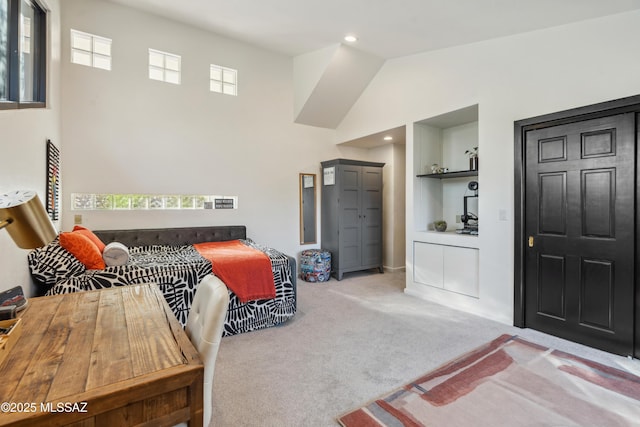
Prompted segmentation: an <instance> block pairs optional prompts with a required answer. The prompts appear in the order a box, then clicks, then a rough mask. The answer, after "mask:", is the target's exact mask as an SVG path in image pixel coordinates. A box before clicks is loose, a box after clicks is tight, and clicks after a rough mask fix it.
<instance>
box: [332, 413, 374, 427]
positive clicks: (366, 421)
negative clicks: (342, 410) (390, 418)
mask: <svg viewBox="0 0 640 427" xmlns="http://www.w3.org/2000/svg"><path fill="white" fill-rule="evenodd" d="M340 423H341V424H342V425H343V426H346V427H349V426H354V427H355V426H358V427H380V423H379V422H377V421H376V420H374V419H373V418H371V416H370V415H369V414H368V413H367V412H365V411H364V410H363V409H358V410H356V411H353V412H350V413H348V414H347V415H345V416H343V417H341V418H340Z"/></svg>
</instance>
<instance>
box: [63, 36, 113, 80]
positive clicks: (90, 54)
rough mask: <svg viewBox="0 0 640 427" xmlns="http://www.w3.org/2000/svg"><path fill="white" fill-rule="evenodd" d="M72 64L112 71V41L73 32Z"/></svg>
mask: <svg viewBox="0 0 640 427" xmlns="http://www.w3.org/2000/svg"><path fill="white" fill-rule="evenodd" d="M71 62H72V63H74V64H80V65H86V66H87V67H94V68H100V69H102V70H111V39H108V38H106V37H100V36H96V35H94V34H89V33H83V32H82V31H77V30H71Z"/></svg>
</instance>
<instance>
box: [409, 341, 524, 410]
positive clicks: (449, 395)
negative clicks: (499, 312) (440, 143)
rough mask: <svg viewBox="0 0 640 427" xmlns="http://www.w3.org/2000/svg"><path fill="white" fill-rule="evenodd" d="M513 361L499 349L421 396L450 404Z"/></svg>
mask: <svg viewBox="0 0 640 427" xmlns="http://www.w3.org/2000/svg"><path fill="white" fill-rule="evenodd" d="M512 363H513V359H512V358H511V356H509V355H508V354H507V353H506V352H505V351H503V350H498V351H496V352H495V353H493V354H490V355H488V356H486V357H485V358H484V359H482V360H481V361H479V362H477V363H475V364H474V365H472V366H470V367H469V368H468V369H467V368H465V369H464V370H463V371H462V372H460V373H459V374H457V375H454V376H452V377H451V378H449V379H448V380H446V381H445V382H443V383H440V384H438V385H436V386H434V387H433V388H431V389H429V390H427V391H425V392H424V393H422V395H421V396H420V397H421V398H422V399H424V400H426V401H427V402H429V403H431V404H432V405H434V406H444V405H448V404H449V403H451V402H455V401H456V400H458V399H459V398H461V397H462V396H465V395H467V394H469V393H471V392H472V391H473V390H475V388H476V387H477V386H478V385H479V384H480V383H481V382H482V381H483V380H485V379H486V378H489V377H491V376H493V375H495V374H497V373H498V372H502V371H503V370H505V369H507V368H508V367H509V366H510V365H511V364H512Z"/></svg>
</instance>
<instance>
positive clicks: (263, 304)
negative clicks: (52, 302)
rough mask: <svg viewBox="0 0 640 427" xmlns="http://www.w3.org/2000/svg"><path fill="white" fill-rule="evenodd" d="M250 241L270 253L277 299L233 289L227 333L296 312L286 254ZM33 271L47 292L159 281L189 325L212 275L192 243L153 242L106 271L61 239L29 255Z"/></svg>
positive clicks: (264, 324)
mask: <svg viewBox="0 0 640 427" xmlns="http://www.w3.org/2000/svg"><path fill="white" fill-rule="evenodd" d="M241 241H242V242H243V243H244V244H246V245H248V246H250V247H253V248H255V249H258V250H260V251H262V252H264V253H265V254H267V256H268V257H269V259H270V260H271V267H272V271H273V277H274V282H275V285H276V297H275V298H273V299H267V300H256V301H249V302H247V303H241V302H240V300H239V298H238V297H237V296H236V295H235V294H234V293H233V292H232V291H229V296H230V302H229V311H228V313H227V319H226V321H225V327H224V334H223V335H224V336H231V335H235V334H239V333H244V332H249V331H254V330H258V329H262V328H267V327H271V326H275V325H279V324H281V323H283V322H285V321H286V320H288V319H290V318H291V317H293V316H294V315H295V312H296V295H295V286H294V282H293V280H292V277H293V274H294V272H292V271H291V267H290V264H289V260H288V258H287V256H286V255H284V254H283V253H281V252H279V251H277V250H275V249H273V248H269V247H266V246H263V245H259V244H257V243H255V242H253V241H251V240H249V239H247V240H241ZM28 261H29V268H30V270H31V274H32V276H33V277H34V279H35V280H36V281H37V282H40V283H42V284H45V285H47V286H50V288H49V290H48V291H47V295H55V294H63V293H70V292H79V291H89V290H96V289H103V288H110V287H112V286H126V285H134V284H141V283H150V282H151V283H156V284H157V285H158V287H159V288H160V290H161V291H162V293H163V294H164V297H165V299H166V300H167V303H168V304H169V307H171V310H172V311H173V313H174V314H175V315H176V318H177V319H178V321H179V322H180V323H181V324H182V326H183V327H184V325H185V324H186V322H187V316H188V314H189V309H190V307H191V302H192V301H193V296H194V294H195V290H196V286H197V284H198V283H200V281H201V280H202V278H203V277H204V276H206V275H207V274H210V273H211V263H210V261H208V260H207V259H205V258H203V257H202V256H200V254H199V253H198V252H197V251H196V250H195V248H194V247H193V246H192V245H182V246H166V245H149V246H135V247H130V248H129V262H128V263H127V264H126V265H124V266H112V267H106V268H105V269H104V270H85V268H84V265H82V263H80V261H78V260H77V259H76V258H75V257H74V256H73V255H71V254H70V253H69V252H67V251H66V250H65V249H64V248H62V247H61V246H60V244H59V242H58V239H56V240H54V241H53V242H52V243H50V244H49V245H47V246H45V247H43V248H39V249H35V250H34V251H32V252H30V253H29V255H28Z"/></svg>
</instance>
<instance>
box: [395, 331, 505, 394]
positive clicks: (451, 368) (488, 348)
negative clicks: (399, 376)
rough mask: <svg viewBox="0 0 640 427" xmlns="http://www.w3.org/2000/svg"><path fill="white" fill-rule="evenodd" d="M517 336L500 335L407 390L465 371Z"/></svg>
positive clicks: (440, 368) (406, 387) (414, 382)
mask: <svg viewBox="0 0 640 427" xmlns="http://www.w3.org/2000/svg"><path fill="white" fill-rule="evenodd" d="M514 337H515V336H513V335H508V334H504V335H500V336H499V337H498V338H496V339H495V340H493V341H491V342H489V343H487V344H485V345H483V346H482V347H478V348H477V349H475V350H472V351H470V352H469V353H466V354H465V355H463V356H461V357H459V358H457V359H455V360H454V361H452V362H449V363H447V364H445V365H442V366H441V367H439V368H437V369H436V370H435V371H432V372H430V373H428V374H427V375H425V376H423V377H420V378H418V379H417V380H415V381H412V382H411V383H410V384H407V385H406V386H404V387H405V389H406V390H411V389H413V385H414V384H422V383H426V382H428V381H430V380H432V379H434V378H438V377H441V376H444V375H448V374H452V373H454V372H457V371H459V370H460V369H463V368H464V367H465V366H468V365H471V364H472V363H474V362H475V361H477V360H480V359H482V358H483V357H485V356H486V355H487V354H490V353H491V352H493V351H495V350H496V349H497V348H498V347H500V346H502V345H504V344H505V343H506V342H508V341H510V340H512V339H513V338H514Z"/></svg>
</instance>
